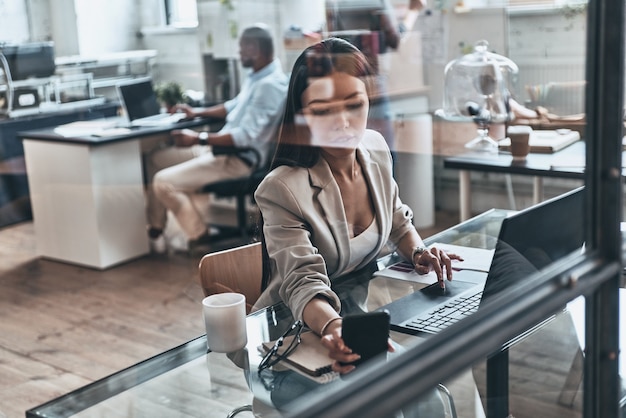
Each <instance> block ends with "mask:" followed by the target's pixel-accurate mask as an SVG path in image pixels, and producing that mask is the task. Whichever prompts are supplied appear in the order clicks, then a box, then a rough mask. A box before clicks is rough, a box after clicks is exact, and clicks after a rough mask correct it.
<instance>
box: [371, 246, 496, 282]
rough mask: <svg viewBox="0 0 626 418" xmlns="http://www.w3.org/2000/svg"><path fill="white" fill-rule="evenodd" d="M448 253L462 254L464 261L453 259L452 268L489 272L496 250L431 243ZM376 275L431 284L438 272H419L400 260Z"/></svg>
mask: <svg viewBox="0 0 626 418" xmlns="http://www.w3.org/2000/svg"><path fill="white" fill-rule="evenodd" d="M432 247H436V248H439V249H441V250H444V251H446V252H447V253H453V254H456V255H459V256H461V258H463V261H459V260H452V268H454V269H457V270H475V271H483V272H488V271H489V267H490V266H491V260H492V259H493V253H494V250H486V249H482V248H473V247H463V246H460V245H453V244H443V243H440V242H437V243H434V244H432V245H430V248H432ZM374 276H382V277H388V278H391V279H398V280H406V281H409V282H413V283H423V284H426V285H430V284H433V283H436V282H437V274H436V273H435V272H434V271H430V272H429V273H428V274H418V273H417V272H416V271H415V269H414V268H413V265H412V264H411V263H410V262H408V261H400V262H397V263H395V264H392V265H390V266H388V267H387V268H384V269H382V270H379V271H377V272H375V273H374Z"/></svg>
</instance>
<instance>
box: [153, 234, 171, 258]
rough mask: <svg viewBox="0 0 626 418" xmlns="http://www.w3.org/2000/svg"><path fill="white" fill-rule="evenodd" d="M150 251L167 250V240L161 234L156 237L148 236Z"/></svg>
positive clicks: (162, 252)
mask: <svg viewBox="0 0 626 418" xmlns="http://www.w3.org/2000/svg"><path fill="white" fill-rule="evenodd" d="M150 251H152V252H153V253H154V254H165V253H166V252H167V242H166V241H165V236H163V234H161V235H159V236H158V237H157V238H150Z"/></svg>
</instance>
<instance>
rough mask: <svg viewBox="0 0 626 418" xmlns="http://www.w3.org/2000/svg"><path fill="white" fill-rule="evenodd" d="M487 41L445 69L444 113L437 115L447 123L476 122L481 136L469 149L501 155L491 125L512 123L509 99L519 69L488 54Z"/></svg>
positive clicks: (476, 45) (469, 144) (507, 61)
mask: <svg viewBox="0 0 626 418" xmlns="http://www.w3.org/2000/svg"><path fill="white" fill-rule="evenodd" d="M488 48H489V43H488V42H487V41H484V40H482V41H478V42H477V43H476V44H475V46H474V52H472V53H471V54H467V55H464V56H462V57H460V58H458V59H455V60H453V61H450V62H449V63H448V64H447V65H446V67H445V69H444V98H443V109H441V110H439V111H438V112H437V114H438V115H439V116H440V117H442V118H444V119H447V120H454V121H467V120H473V121H474V122H475V123H476V124H477V125H478V136H477V137H476V138H474V139H473V140H472V141H470V142H468V143H467V144H466V145H465V146H466V147H467V148H470V149H473V150H477V151H488V152H497V150H498V144H497V142H496V141H494V140H493V138H490V137H489V132H488V128H489V124H492V123H504V122H507V121H509V120H510V119H511V114H510V108H509V98H510V97H511V92H510V88H512V86H513V85H514V83H515V81H516V78H517V73H518V67H517V65H515V63H514V62H513V61H511V60H510V59H508V58H506V57H503V56H501V55H498V54H495V53H492V52H489V51H488Z"/></svg>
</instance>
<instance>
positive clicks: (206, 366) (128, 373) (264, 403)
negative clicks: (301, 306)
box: [26, 209, 512, 418]
mask: <svg viewBox="0 0 626 418" xmlns="http://www.w3.org/2000/svg"><path fill="white" fill-rule="evenodd" d="M510 213H512V212H511V211H506V210H498V209H493V210H490V211H487V212H485V213H483V214H481V215H478V216H476V217H474V218H472V219H470V220H468V221H465V222H463V223H461V224H459V225H456V226H454V227H453V228H450V229H448V230H445V231H442V232H441V233H439V234H436V235H433V236H432V237H429V238H428V239H426V240H425V242H426V244H427V245H428V244H432V243H435V242H441V243H448V244H455V245H461V246H467V247H474V248H486V249H493V248H495V243H496V240H497V236H498V232H499V229H500V225H501V223H502V220H503V219H504V218H505V217H506V216H507V215H508V214H510ZM397 259H398V256H397V255H395V254H389V255H387V256H384V257H382V258H380V259H379V262H378V264H379V266H378V267H379V268H381V267H384V266H386V265H388V264H390V263H393V262H395V261H397ZM364 286H365V288H366V292H367V309H368V310H374V309H377V308H379V307H381V306H383V305H385V304H387V303H389V302H391V301H392V300H394V299H395V298H397V297H400V296H402V295H404V294H407V292H414V291H416V290H419V289H420V288H422V287H424V284H418V283H411V282H406V281H400V280H393V279H388V278H384V277H376V278H374V279H371V280H369V281H367V283H365V284H363V283H361V284H359V286H356V287H357V288H358V289H357V291H362V290H363V287H364ZM359 289H360V290H359ZM292 322H293V318H292V315H291V313H290V311H289V310H288V308H287V307H286V306H285V305H282V304H278V305H275V306H271V307H268V308H265V309H262V310H260V311H257V312H254V313H252V314H250V315H249V316H248V318H247V330H248V343H247V346H246V347H245V348H244V349H243V350H240V351H239V352H235V353H229V354H222V353H211V352H207V343H206V336H201V337H198V338H196V339H194V340H191V341H189V342H187V343H185V344H182V345H180V346H178V347H175V348H173V349H171V350H168V351H166V352H164V353H161V354H159V355H157V356H155V357H152V358H149V359H147V360H145V361H143V362H140V363H138V364H136V365H134V366H131V367H129V368H127V369H125V370H121V371H119V372H117V373H115V374H113V375H111V376H108V377H106V378H103V379H101V380H98V381H96V382H93V383H92V384H89V385H87V386H84V387H82V388H79V389H77V390H75V391H73V392H70V393H68V394H66V395H63V396H61V397H59V398H57V399H54V400H51V401H50V402H47V403H45V404H43V405H40V406H38V407H35V408H33V409H31V410H29V411H27V412H26V416H27V417H50V418H52V417H118V416H119V417H129V416H146V417H147V416H184V417H194V416H198V417H213V416H215V417H225V416H227V414H228V413H229V412H230V411H232V410H233V409H235V408H238V407H241V406H242V405H245V404H254V407H255V413H256V411H257V410H263V409H266V410H267V411H275V408H279V409H280V408H281V407H283V406H284V405H285V404H287V403H288V402H290V401H292V400H294V399H296V398H297V397H298V396H305V395H306V394H307V393H308V392H310V391H311V390H313V389H315V388H316V387H318V386H320V384H318V383H316V382H314V381H312V380H310V379H308V378H306V377H304V376H301V375H299V374H298V373H295V372H293V371H290V370H273V371H271V370H266V371H264V372H262V373H260V374H259V373H257V366H258V364H259V362H260V360H261V354H260V353H259V351H258V347H259V346H260V345H261V343H262V342H264V341H271V340H274V339H276V338H278V337H279V336H280V335H281V334H282V333H283V332H284V331H285V330H286V329H287V328H288V327H289V326H290V325H291V323H292ZM397 337H398V338H397V340H398V341H409V343H410V344H414V343H415V342H416V341H419V340H418V339H417V337H410V336H404V335H398V336H397ZM392 339H394V340H395V337H394V335H392ZM400 344H402V342H401V343H400ZM337 380H342V379H337ZM327 386H328V387H329V388H330V387H331V385H327ZM168 412H169V413H168ZM163 414H165V415H163ZM259 415H262V416H272V415H271V412H266V413H264V414H259Z"/></svg>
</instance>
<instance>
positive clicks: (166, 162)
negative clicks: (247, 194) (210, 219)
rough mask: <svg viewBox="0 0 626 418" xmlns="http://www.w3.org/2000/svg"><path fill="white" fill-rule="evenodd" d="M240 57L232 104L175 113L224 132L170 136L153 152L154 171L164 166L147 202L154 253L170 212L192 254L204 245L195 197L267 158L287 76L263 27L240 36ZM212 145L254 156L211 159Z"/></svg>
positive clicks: (162, 243)
mask: <svg viewBox="0 0 626 418" xmlns="http://www.w3.org/2000/svg"><path fill="white" fill-rule="evenodd" d="M239 55H240V59H241V65H242V66H243V67H244V68H248V69H250V70H251V72H250V74H249V75H248V77H247V78H246V80H245V81H244V83H243V85H242V87H241V91H240V93H239V94H238V95H237V96H236V97H235V98H234V99H231V100H228V101H226V102H224V103H223V104H218V105H215V106H212V107H209V108H206V109H203V110H201V111H194V109H192V108H191V107H189V106H187V105H180V106H178V108H177V109H175V111H184V112H185V113H187V117H188V118H194V117H210V118H219V119H224V120H225V125H224V126H223V128H222V129H221V130H220V131H218V132H196V131H193V130H190V129H183V130H175V131H172V137H173V139H174V143H175V147H171V148H167V149H163V150H160V151H157V152H155V153H153V154H152V156H151V158H150V163H151V164H152V166H153V167H160V168H163V167H167V168H163V169H161V170H159V171H157V172H156V174H154V176H153V179H152V184H151V190H150V193H149V197H148V222H149V226H148V236H149V238H150V243H151V248H152V250H153V252H156V253H163V252H166V251H167V243H166V240H165V237H164V236H163V230H164V229H165V226H166V222H167V211H171V213H172V214H173V215H174V216H175V218H176V220H177V221H178V223H179V225H180V227H181V229H182V231H183V232H184V233H185V235H186V237H187V239H188V249H189V250H190V251H193V250H194V249H195V248H197V247H201V246H204V245H206V244H208V243H209V242H210V233H209V231H208V229H207V225H206V224H205V221H204V216H203V215H202V213H200V212H199V211H198V209H197V208H196V206H195V205H194V203H193V199H192V197H193V195H194V194H195V193H196V192H197V190H199V189H200V187H202V186H204V185H206V184H209V183H212V182H218V181H222V180H226V179H230V178H238V177H242V176H246V175H249V174H251V172H252V170H253V168H254V167H258V166H262V165H263V164H265V162H266V161H267V159H268V158H270V155H269V153H270V150H271V149H272V142H273V141H274V140H275V136H276V130H277V128H278V125H279V123H280V117H281V116H282V112H283V108H284V104H285V98H286V95H287V84H288V77H287V76H286V75H285V73H284V72H283V70H282V67H281V64H280V61H279V60H278V59H275V58H274V43H273V39H272V35H271V33H270V32H269V30H268V29H267V27H265V26H264V25H255V26H252V27H249V28H247V29H245V30H244V31H243V33H242V35H241V37H240V39H239ZM212 146H222V147H237V148H242V147H251V148H254V149H255V150H256V151H257V153H255V152H254V151H250V150H248V151H242V152H240V153H236V154H227V155H214V154H213V153H212V152H211V147H212Z"/></svg>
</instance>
